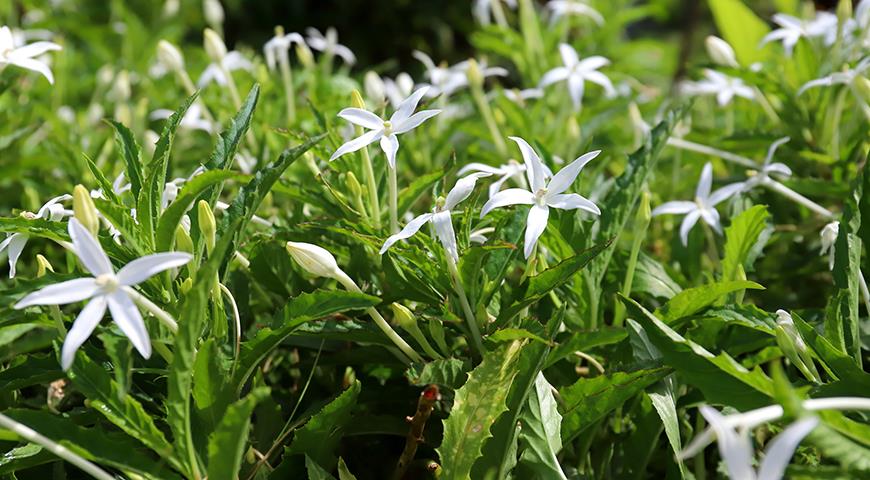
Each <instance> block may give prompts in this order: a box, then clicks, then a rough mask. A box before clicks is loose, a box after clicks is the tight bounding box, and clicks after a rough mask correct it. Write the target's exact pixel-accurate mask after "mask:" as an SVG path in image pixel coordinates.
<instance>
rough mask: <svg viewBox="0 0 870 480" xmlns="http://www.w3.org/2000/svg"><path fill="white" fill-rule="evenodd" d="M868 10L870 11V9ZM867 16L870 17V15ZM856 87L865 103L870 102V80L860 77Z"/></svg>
mask: <svg viewBox="0 0 870 480" xmlns="http://www.w3.org/2000/svg"><path fill="white" fill-rule="evenodd" d="M867 10H868V11H870V8H868V9H867ZM867 16H868V17H870V14H868V15H867ZM854 85H855V88H856V89H857V90H858V92H859V93H860V94H861V95H862V96H863V97H864V101H866V102H870V79H868V78H867V77H864V76H858V77H857V78H855V83H854Z"/></svg>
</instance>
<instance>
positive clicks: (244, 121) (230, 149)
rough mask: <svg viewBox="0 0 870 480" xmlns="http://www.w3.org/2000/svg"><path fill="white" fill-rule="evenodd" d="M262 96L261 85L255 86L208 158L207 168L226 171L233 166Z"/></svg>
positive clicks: (219, 136)
mask: <svg viewBox="0 0 870 480" xmlns="http://www.w3.org/2000/svg"><path fill="white" fill-rule="evenodd" d="M259 96H260V85H259V84H254V86H253V87H251V91H250V92H248V96H247V97H245V101H244V102H243V103H242V108H240V109H239V111H238V112H237V113H236V116H235V117H233V119H232V121H230V124H229V125H228V126H227V128H225V129H224V130H223V131H222V132H221V133H220V134H219V135H218V139H217V142H215V146H214V149H213V150H212V152H211V155H210V156H209V158H208V162H207V163H206V165H205V166H206V168H208V169H209V170H225V169H227V168H229V166H230V165H232V162H233V157H234V155H235V153H236V148H237V147H238V146H239V142H241V141H242V137H243V136H244V135H245V132H247V131H248V127H249V126H250V125H251V117H253V116H254V110H255V109H256V108H257V99H258V98H259Z"/></svg>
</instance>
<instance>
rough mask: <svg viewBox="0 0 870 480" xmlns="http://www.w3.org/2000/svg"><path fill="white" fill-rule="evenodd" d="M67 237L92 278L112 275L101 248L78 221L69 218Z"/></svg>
mask: <svg viewBox="0 0 870 480" xmlns="http://www.w3.org/2000/svg"><path fill="white" fill-rule="evenodd" d="M68 231H69V237H70V238H71V239H72V243H73V248H74V249H75V254H76V256H77V257H79V260H81V261H82V264H83V265H84V266H85V268H86V269H88V271H89V272H91V275H93V276H95V277H96V276H99V275H103V274H106V273H113V272H114V270H112V262H110V261H109V257H107V256H106V253H105V252H103V247H102V246H100V243H99V242H97V239H96V238H94V236H93V235H91V232H89V231H88V229H87V228H85V227H84V226H83V225H82V224H81V223H79V221H78V219H76V218H70V219H69V225H68Z"/></svg>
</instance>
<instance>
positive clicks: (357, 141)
mask: <svg viewBox="0 0 870 480" xmlns="http://www.w3.org/2000/svg"><path fill="white" fill-rule="evenodd" d="M383 134H384V131H383V130H370V131H368V132H366V133H364V134H362V135H360V136H358V137H356V138H354V139H353V140H349V141H347V142H345V143H344V144H343V145H342V146H340V147H338V150H336V151H335V153H333V154H332V156H331V157H329V161H330V162H331V161H333V160H335V159H336V158H338V157H340V156H342V155H344V154H346V153H351V152H355V151H357V150H359V149H361V148H363V147H365V146H367V145H371V144H372V143H375V142H377V141H378V140H379V139H380V138H381V136H382V135H383Z"/></svg>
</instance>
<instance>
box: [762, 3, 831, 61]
mask: <svg viewBox="0 0 870 480" xmlns="http://www.w3.org/2000/svg"><path fill="white" fill-rule="evenodd" d="M773 22H774V23H776V24H777V25H779V26H780V28H778V29H776V30H774V31H772V32H770V33H768V34H767V35H765V36H764V38H762V39H761V43H760V45H759V46H763V45H765V44H767V43H769V42H774V41H782V47H783V49H784V50H785V54H786V55H788V56H791V54H792V52H793V51H794V47H795V45H797V43H798V41H799V40H800V39H801V37H805V38H815V37H824V39H825V44H826V45H831V44H833V43H834V41H835V40H836V38H837V16H836V15H834V14H832V13H829V12H819V13H818V14H817V15H816V17H815V18H813V19H812V20H801V19H800V18H797V17H793V16H791V15H786V14H784V13H777V14H774V16H773ZM832 32H833V36H832V35H831V33H832Z"/></svg>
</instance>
